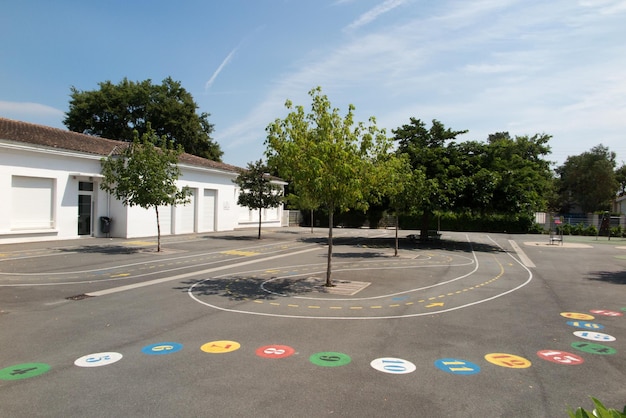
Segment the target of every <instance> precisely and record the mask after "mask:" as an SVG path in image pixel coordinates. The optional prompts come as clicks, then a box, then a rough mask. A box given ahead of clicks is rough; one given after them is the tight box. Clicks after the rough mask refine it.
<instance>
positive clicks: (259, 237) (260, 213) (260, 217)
mask: <svg viewBox="0 0 626 418" xmlns="http://www.w3.org/2000/svg"><path fill="white" fill-rule="evenodd" d="M261 211H262V209H261V208H259V236H258V237H257V239H261V219H262V215H263V212H261Z"/></svg>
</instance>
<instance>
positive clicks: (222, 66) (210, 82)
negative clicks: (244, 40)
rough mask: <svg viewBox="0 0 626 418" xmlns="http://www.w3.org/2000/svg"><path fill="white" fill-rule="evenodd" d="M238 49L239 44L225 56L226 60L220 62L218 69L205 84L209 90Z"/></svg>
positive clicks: (205, 87)
mask: <svg viewBox="0 0 626 418" xmlns="http://www.w3.org/2000/svg"><path fill="white" fill-rule="evenodd" d="M238 49H239V45H237V47H236V48H235V49H233V50H232V51H230V54H228V55H227V56H226V58H224V61H222V63H221V64H220V66H219V67H217V70H215V72H214V73H213V75H212V76H211V78H209V81H207V82H206V84H205V85H204V89H205V90H208V89H209V88H211V86H212V85H213V82H214V81H215V79H216V78H217V76H218V75H219V74H220V73H221V72H222V70H223V69H224V67H226V65H228V63H229V62H230V61H231V60H232V59H233V56H234V55H235V52H237V50H238Z"/></svg>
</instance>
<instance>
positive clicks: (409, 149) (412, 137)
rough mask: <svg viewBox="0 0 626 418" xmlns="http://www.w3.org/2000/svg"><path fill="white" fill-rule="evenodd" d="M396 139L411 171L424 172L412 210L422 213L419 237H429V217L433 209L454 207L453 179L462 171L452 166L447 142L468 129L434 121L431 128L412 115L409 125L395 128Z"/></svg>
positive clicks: (454, 189) (455, 189)
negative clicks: (452, 128) (420, 189)
mask: <svg viewBox="0 0 626 418" xmlns="http://www.w3.org/2000/svg"><path fill="white" fill-rule="evenodd" d="M392 132H393V134H394V135H395V136H394V139H395V140H396V141H398V152H400V153H403V154H406V155H407V156H408V159H409V163H410V164H411V168H412V169H413V170H420V171H422V172H423V173H424V175H425V181H424V193H423V194H421V195H420V196H418V201H417V202H415V209H416V211H419V212H420V213H421V214H422V222H421V231H420V239H421V240H427V239H428V227H429V223H430V218H431V216H432V214H433V212H434V211H436V210H447V209H450V208H452V207H453V206H454V201H455V199H456V196H457V187H455V186H457V185H456V184H455V182H454V181H452V180H453V179H455V178H457V179H458V178H459V177H460V175H461V171H460V170H459V169H458V167H457V166H455V165H454V163H455V161H453V160H452V157H453V156H454V155H456V154H454V153H452V152H451V151H453V149H452V148H450V147H449V146H447V145H446V142H447V141H453V140H454V139H456V137H457V136H459V135H462V134H464V133H466V132H467V131H466V130H465V131H452V130H450V129H449V128H448V129H446V128H445V127H444V125H443V124H442V123H441V122H439V121H437V120H433V121H432V126H431V128H430V129H426V124H425V123H424V122H422V121H421V120H419V119H415V118H411V119H410V124H408V125H403V126H401V127H400V128H397V129H394V130H393V131H392Z"/></svg>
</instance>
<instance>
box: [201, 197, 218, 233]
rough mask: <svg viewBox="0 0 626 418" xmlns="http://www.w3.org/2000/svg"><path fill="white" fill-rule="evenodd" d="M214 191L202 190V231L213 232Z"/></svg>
mask: <svg viewBox="0 0 626 418" xmlns="http://www.w3.org/2000/svg"><path fill="white" fill-rule="evenodd" d="M215 194H216V193H215V190H209V189H205V190H204V200H203V202H202V231H203V232H212V231H215Z"/></svg>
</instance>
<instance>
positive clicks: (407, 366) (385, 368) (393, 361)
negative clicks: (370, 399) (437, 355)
mask: <svg viewBox="0 0 626 418" xmlns="http://www.w3.org/2000/svg"><path fill="white" fill-rule="evenodd" d="M370 366H372V367H373V368H374V369H376V370H378V371H379V372H383V373H391V374H407V373H412V372H414V371H415V369H416V367H415V364H413V363H411V362H410V361H407V360H403V359H400V358H393V357H384V358H377V359H376V360H372V362H371V363H370Z"/></svg>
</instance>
